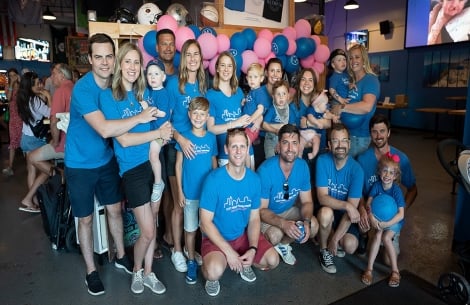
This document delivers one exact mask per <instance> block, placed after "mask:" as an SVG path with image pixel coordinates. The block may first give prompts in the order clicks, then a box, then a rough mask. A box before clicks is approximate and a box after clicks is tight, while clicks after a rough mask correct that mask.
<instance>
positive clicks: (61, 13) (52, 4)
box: [41, 0, 75, 25]
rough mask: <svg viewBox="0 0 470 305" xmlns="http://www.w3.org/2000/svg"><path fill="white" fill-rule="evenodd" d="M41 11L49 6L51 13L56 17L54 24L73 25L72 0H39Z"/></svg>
mask: <svg viewBox="0 0 470 305" xmlns="http://www.w3.org/2000/svg"><path fill="white" fill-rule="evenodd" d="M41 5H42V7H43V11H45V10H46V8H47V7H48V6H49V9H50V10H51V12H52V13H53V14H54V15H55V16H56V17H57V20H55V21H53V22H54V23H55V24H64V25H73V24H74V19H75V15H74V0H41Z"/></svg>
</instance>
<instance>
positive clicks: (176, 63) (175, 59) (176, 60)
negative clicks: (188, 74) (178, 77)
mask: <svg viewBox="0 0 470 305" xmlns="http://www.w3.org/2000/svg"><path fill="white" fill-rule="evenodd" d="M180 60H181V54H180V52H178V51H176V52H175V57H173V66H175V68H178V67H179V66H180Z"/></svg>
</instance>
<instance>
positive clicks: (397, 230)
mask: <svg viewBox="0 0 470 305" xmlns="http://www.w3.org/2000/svg"><path fill="white" fill-rule="evenodd" d="M401 227H403V223H402V222H401V221H399V222H397V223H396V224H394V225H393V226H390V227H388V228H385V229H384V231H389V230H390V231H393V232H395V235H396V234H398V233H400V231H401Z"/></svg>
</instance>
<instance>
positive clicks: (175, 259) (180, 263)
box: [171, 251, 188, 272]
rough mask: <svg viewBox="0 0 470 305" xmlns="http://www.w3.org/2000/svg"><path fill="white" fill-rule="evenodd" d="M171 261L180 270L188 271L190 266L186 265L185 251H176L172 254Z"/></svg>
mask: <svg viewBox="0 0 470 305" xmlns="http://www.w3.org/2000/svg"><path fill="white" fill-rule="evenodd" d="M171 262H172V263H173V265H174V266H175V268H176V271H178V272H186V271H188V266H187V265H186V258H185V257H184V255H183V253H181V252H180V251H174V252H173V253H172V254H171Z"/></svg>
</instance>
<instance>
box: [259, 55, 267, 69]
mask: <svg viewBox="0 0 470 305" xmlns="http://www.w3.org/2000/svg"><path fill="white" fill-rule="evenodd" d="M258 63H259V64H260V65H261V66H262V67H263V69H264V67H265V66H266V62H265V61H264V58H259V57H258Z"/></svg>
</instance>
